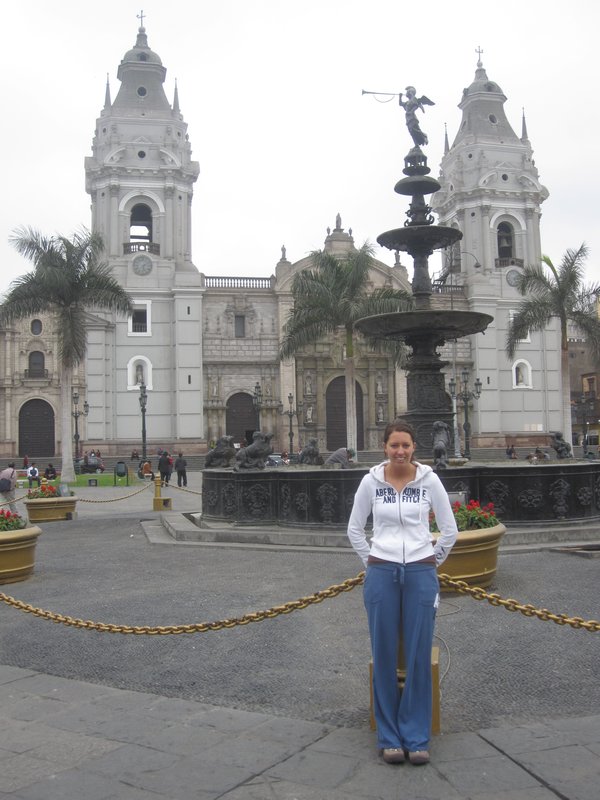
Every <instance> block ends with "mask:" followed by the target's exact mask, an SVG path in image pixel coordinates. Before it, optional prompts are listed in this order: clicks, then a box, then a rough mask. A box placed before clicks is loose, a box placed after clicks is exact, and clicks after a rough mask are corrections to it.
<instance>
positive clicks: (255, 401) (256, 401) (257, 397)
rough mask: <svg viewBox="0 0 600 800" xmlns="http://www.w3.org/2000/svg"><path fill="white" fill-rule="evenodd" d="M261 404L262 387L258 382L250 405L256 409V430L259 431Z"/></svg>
mask: <svg viewBox="0 0 600 800" xmlns="http://www.w3.org/2000/svg"><path fill="white" fill-rule="evenodd" d="M262 404H263V393H262V386H261V385H260V383H259V382H258V381H256V384H255V386H254V394H253V396H252V405H253V406H254V408H255V409H256V430H257V431H259V430H260V409H261V408H262Z"/></svg>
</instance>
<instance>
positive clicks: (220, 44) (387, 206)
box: [0, 0, 600, 291]
mask: <svg viewBox="0 0 600 800" xmlns="http://www.w3.org/2000/svg"><path fill="white" fill-rule="evenodd" d="M142 7H143V10H144V14H145V22H144V24H145V27H146V32H147V34H148V43H149V45H150V47H151V48H152V49H153V50H154V51H155V52H156V53H158V55H159V56H160V57H161V59H162V62H163V65H164V66H165V67H166V68H167V78H166V82H165V90H166V94H167V97H168V98H169V100H170V101H171V102H172V98H173V89H174V85H175V79H177V84H178V89H179V99H180V107H181V111H182V113H183V116H184V119H185V121H186V122H187V123H188V126H189V127H188V133H189V136H190V141H191V145H192V150H193V158H194V159H195V160H197V161H199V163H200V177H199V179H198V182H197V183H196V187H195V193H194V202H193V231H194V233H193V261H194V263H195V264H196V266H197V267H198V269H199V270H200V271H201V272H203V273H205V274H206V275H257V276H268V275H271V274H272V273H273V272H274V268H275V264H276V263H277V261H278V260H279V258H280V257H281V246H282V245H285V246H286V249H287V256H288V258H289V259H290V260H291V261H296V260H298V259H300V258H302V257H303V256H305V255H306V254H307V253H308V252H310V251H311V250H314V249H318V248H320V247H322V245H323V240H324V238H325V236H326V228H327V226H331V227H334V225H335V216H336V214H337V213H338V212H339V213H340V214H341V217H342V225H343V227H344V228H346V229H348V228H349V227H351V228H352V229H353V234H354V238H355V241H356V243H357V244H362V242H363V241H365V240H367V239H368V240H370V241H371V242H372V243H375V240H376V238H377V236H378V234H379V233H381V232H382V231H385V230H388V229H389V228H394V227H399V226H401V225H403V223H404V219H405V210H406V205H407V201H406V200H405V199H403V198H401V197H399V196H398V195H396V194H395V193H394V191H393V187H394V184H395V183H396V181H397V180H398V179H399V178H401V177H402V172H401V170H402V167H403V166H404V164H403V157H404V155H405V154H406V152H407V151H408V150H409V148H410V146H411V145H412V141H411V140H410V138H409V136H408V133H407V131H406V128H405V125H404V115H403V113H402V112H401V110H400V109H399V107H398V104H397V101H396V100H395V99H394V100H393V101H392V102H390V103H380V102H377V101H376V100H375V99H374V98H373V97H372V96H370V95H364V96H363V95H362V94H361V90H363V89H366V90H377V91H381V92H398V91H404V88H405V87H406V86H407V85H409V84H414V85H415V86H416V88H417V92H418V94H426V95H427V96H428V97H430V98H431V99H432V100H434V101H435V103H436V105H435V106H433V107H427V109H426V114H425V116H424V117H422V118H421V126H422V128H423V130H424V131H425V132H426V133H427V134H428V136H429V140H430V145H429V147H428V148H426V149H425V152H426V155H427V157H428V159H429V166H430V167H431V174H432V175H433V176H437V174H438V172H439V163H440V160H441V157H442V154H443V142H444V124H445V123H446V124H447V126H448V135H449V138H450V142H452V140H453V139H454V136H455V134H456V131H457V129H458V126H459V123H460V120H461V112H460V110H459V109H458V108H457V105H458V103H459V102H460V99H461V95H462V90H463V87H465V86H468V85H469V84H470V83H471V82H472V81H473V78H474V75H475V68H476V63H477V53H476V52H475V49H476V48H477V47H481V48H482V49H483V54H482V60H483V64H484V66H485V68H486V70H487V74H488V77H489V78H490V79H491V80H494V81H496V82H497V83H498V84H499V85H500V86H501V88H502V90H503V91H504V94H505V95H506V96H507V98H508V100H507V103H506V105H505V109H506V113H507V117H508V119H509V121H510V123H511V124H512V127H513V129H514V130H515V132H516V133H517V135H520V132H521V113H522V108H523V107H524V108H525V114H526V119H527V127H528V133H529V138H530V140H531V143H532V146H533V149H534V158H535V161H536V165H537V167H538V169H539V173H540V180H541V182H542V183H543V184H544V185H545V186H546V187H547V188H548V190H549V192H550V197H549V198H548V200H546V202H545V203H544V204H543V207H542V208H543V217H542V249H543V252H544V253H546V254H548V255H550V256H551V257H552V258H553V260H554V261H555V262H558V261H559V260H560V257H561V256H562V254H563V252H564V250H565V249H566V248H567V247H577V246H579V244H580V243H581V242H583V241H585V242H587V244H588V245H589V247H590V250H591V254H590V259H589V262H588V278H589V279H590V280H598V281H600V227H599V225H598V221H597V218H598V212H597V209H596V202H595V201H596V198H597V196H598V183H599V181H600V155H599V153H600V148H599V146H598V129H599V125H598V122H599V114H598V80H597V79H598V65H597V64H598V59H597V55H596V52H597V48H598V31H599V29H600V25H599V23H600V4H599V3H597V2H595V0H571V2H569V3H568V4H567V5H562V4H560V5H559V4H557V3H549V2H548V1H547V0H544V1H543V2H542V1H541V0H539V1H538V0H528V1H527V2H524V0H519V1H518V2H514V1H513V0H508V2H503V3H500V4H498V3H494V4H490V3H488V4H483V3H481V2H480V0H477V1H476V2H471V0H464V1H462V2H461V0H458V1H457V2H454V3H448V2H447V0H444V2H441V1H440V0H429V2H428V3H426V4H423V3H406V2H402V0H368V2H367V1H366V0H303V1H302V2H288V0H210V2H209V1H208V0H178V2H177V3H165V2H164V0H161V2H158V0H144V2H142ZM139 12H140V5H139V4H137V3H135V4H134V3H133V2H130V0H105V2H104V3H102V4H98V3H91V2H88V0H77V2H76V1H75V0H58V2H56V3H48V2H45V1H44V0H22V2H21V3H18V4H16V3H14V4H13V3H11V4H10V5H9V6H7V7H6V8H5V9H4V11H3V31H2V48H1V51H0V52H1V56H0V57H1V58H2V76H3V92H2V94H3V118H4V124H3V125H2V128H1V133H0V136H1V153H2V159H3V169H2V176H3V181H2V186H3V192H2V200H1V202H2V214H1V215H0V226H1V229H0V252H1V259H2V261H1V263H2V269H1V272H0V291H5V290H6V288H7V287H8V285H9V283H10V281H11V280H13V279H14V278H15V277H17V276H18V275H20V274H23V273H24V272H25V271H27V269H29V264H28V262H26V261H25V260H24V259H23V258H22V257H21V256H19V255H18V254H17V253H16V251H15V250H14V249H13V248H11V247H10V246H9V244H8V237H9V235H10V233H11V231H12V230H13V229H14V228H15V227H17V226H21V225H27V226H32V227H34V228H37V229H39V230H40V231H42V232H43V233H45V234H48V235H50V234H53V233H57V232H58V233H61V234H65V235H70V234H72V232H73V231H75V230H77V229H78V228H80V227H81V226H86V227H89V226H90V199H89V196H88V195H87V194H86V192H85V175H84V168H83V162H84V158H85V157H86V156H88V155H90V154H91V144H92V136H93V131H94V128H95V123H96V119H97V117H98V116H99V114H100V111H101V109H102V106H103V103H104V90H105V83H106V75H107V73H108V75H109V79H110V86H111V94H112V97H113V99H114V98H115V97H116V94H117V91H118V87H119V85H120V84H119V81H118V80H117V77H116V73H117V68H118V66H119V63H120V61H121V59H122V57H123V55H124V54H125V52H126V51H127V50H129V49H130V48H131V47H133V45H134V44H135V40H136V34H137V29H138V26H139V20H138V19H136V15H137V14H139ZM419 15H420V16H419ZM419 22H421V23H422V24H421V25H420V24H419ZM592 198H593V199H592ZM377 257H378V258H381V260H383V261H385V262H386V263H389V264H392V263H393V260H394V259H393V254H391V253H389V252H388V251H385V250H381V249H380V248H379V247H377ZM403 263H406V266H407V267H408V268H409V274H410V275H412V264H411V263H410V259H409V258H408V256H406V255H404V256H403ZM436 268H437V266H436V264H434V265H433V267H432V272H433V271H435V269H436Z"/></svg>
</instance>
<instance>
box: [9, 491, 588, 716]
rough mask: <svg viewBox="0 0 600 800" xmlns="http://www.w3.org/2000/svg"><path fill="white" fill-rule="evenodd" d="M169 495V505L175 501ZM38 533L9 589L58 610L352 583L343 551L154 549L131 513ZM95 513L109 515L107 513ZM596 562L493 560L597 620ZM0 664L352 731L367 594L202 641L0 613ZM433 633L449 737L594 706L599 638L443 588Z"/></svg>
mask: <svg viewBox="0 0 600 800" xmlns="http://www.w3.org/2000/svg"><path fill="white" fill-rule="evenodd" d="M177 499H178V500H179V496H178V497H177ZM114 507H115V506H114V505H112V506H109V507H108V508H109V511H106V512H105V513H106V514H107V516H103V515H97V516H94V515H92V516H90V517H87V518H85V517H84V516H83V515H84V514H85V513H86V512H85V510H84V511H82V512H81V516H80V518H79V519H77V520H73V521H71V522H55V523H46V524H44V525H43V534H42V536H41V537H40V539H39V543H38V547H37V559H36V571H35V573H34V575H33V577H32V578H31V579H29V580H28V581H25V582H22V583H18V584H14V586H9V587H8V588H9V589H10V590H11V591H9V592H7V593H8V594H13V595H14V596H16V597H18V598H20V599H22V600H24V601H27V602H30V603H33V604H34V605H39V606H41V607H44V608H48V609H51V610H54V611H57V612H60V613H62V614H66V615H70V616H74V617H81V618H85V619H94V620H99V621H104V622H118V623H127V624H132V625H145V624H147V625H166V624H175V623H177V624H179V623H190V622H200V621H211V620H220V619H223V618H229V617H236V616H240V615H243V614H245V613H247V612H249V611H255V610H259V609H265V608H269V607H271V606H273V605H279V604H281V603H284V602H286V601H287V600H293V599H296V598H298V597H301V596H304V595H307V594H311V593H312V592H314V591H317V590H319V589H323V588H325V587H327V586H329V585H331V584H336V583H340V582H341V581H342V580H344V579H345V578H348V577H352V576H354V575H356V574H357V573H358V572H359V571H360V568H361V565H360V562H359V561H358V559H357V558H356V557H355V556H354V554H353V553H352V552H347V553H341V552H337V553H323V552H319V551H318V549H316V550H311V551H309V552H294V551H291V552H290V551H281V550H277V549H272V550H265V549H262V550H255V549H252V548H239V547H236V546H230V547H216V548H215V547H198V546H196V547H194V546H189V545H174V544H171V545H157V544H150V543H149V541H148V539H147V537H146V535H145V534H144V530H143V528H142V525H141V524H140V519H142V518H152V517H154V518H155V519H156V517H157V515H156V514H152V513H150V514H148V515H147V514H143V515H141V516H140V515H136V514H135V512H127V513H126V514H122V515H121V516H120V517H115V516H108V514H110V513H111V511H112V513H114V511H113V509H114ZM104 508H106V507H104ZM599 563H600V562H599V561H598V559H594V558H582V557H577V556H574V555H569V554H564V553H555V552H533V553H527V554H519V555H501V556H500V558H499V570H498V578H497V583H496V586H495V587H494V588H495V589H496V590H497V591H499V592H500V594H501V595H503V596H505V597H514V598H516V599H517V600H519V601H522V602H530V603H533V604H534V605H536V606H541V607H545V608H549V609H550V610H551V611H556V612H563V611H564V612H567V613H568V614H571V615H578V616H581V617H583V618H585V619H598V618H600V614H599V612H598V593H597V582H598V565H599ZM1 610H2V619H3V624H2V628H1V630H0V646H1V652H2V654H3V655H2V659H1V660H2V662H3V663H5V664H12V665H15V666H23V667H25V666H27V667H31V668H33V669H38V670H43V671H47V672H50V673H52V674H56V675H63V676H65V677H72V678H80V679H82V680H86V681H91V682H99V683H108V684H111V685H115V686H122V687H127V688H129V689H141V690H144V691H149V692H159V693H162V694H167V695H172V696H176V697H181V698H190V699H192V698H193V699H196V700H200V701H203V702H213V703H218V704H225V705H229V706H234V707H237V708H243V709H246V710H256V709H262V710H265V709H266V710H268V711H269V713H274V714H278V713H280V714H286V715H291V716H298V717H301V718H303V719H307V720H316V721H323V722H325V721H327V722H334V723H335V724H349V725H357V726H361V725H364V724H365V721H366V719H367V714H368V702H369V699H368V686H367V677H366V676H367V669H368V662H369V643H368V634H367V628H366V622H365V614H364V610H363V606H362V589H361V588H357V589H354V590H353V591H352V592H349V593H347V594H342V595H341V596H339V597H337V598H335V599H332V600H327V601H325V602H323V603H321V604H319V605H313V606H310V607H309V608H307V609H306V610H303V611H298V612H294V613H292V614H289V615H283V616H280V617H278V618H277V619H273V620H267V621H264V622H260V623H256V624H254V623H253V624H250V625H246V626H243V627H236V628H233V629H229V630H223V631H219V632H210V633H198V634H193V635H180V636H160V637H158V636H155V637H149V636H136V637H133V636H124V635H119V634H113V635H109V634H102V633H95V632H87V631H80V630H75V629H72V628H67V627H64V626H61V625H53V624H50V623H49V622H47V621H44V620H40V619H37V618H34V617H32V616H29V615H25V614H23V613H19V612H17V611H15V610H12V609H8V608H7V607H3V608H2V609H1ZM437 635H438V638H439V644H440V650H441V674H442V675H443V680H442V693H443V700H442V714H443V727H444V730H446V731H465V730H474V729H477V728H480V727H482V726H486V725H501V724H503V723H505V722H510V723H511V724H512V723H515V722H518V721H527V720H531V719H537V718H539V717H540V716H544V715H550V716H560V715H569V714H581V713H587V712H589V710H590V709H594V708H599V707H600V688H599V683H598V680H597V663H598V661H597V659H598V635H597V634H593V633H588V632H587V631H581V630H574V629H573V628H570V627H567V626H565V627H560V626H558V625H556V624H554V623H551V622H541V621H539V620H537V619H530V618H526V617H524V616H522V615H521V614H513V613H509V612H507V611H505V610H504V609H501V608H494V607H492V606H490V605H489V604H488V603H485V602H477V601H474V600H472V599H471V598H470V597H463V596H456V595H444V596H443V600H442V603H441V606H440V611H439V617H438V624H437Z"/></svg>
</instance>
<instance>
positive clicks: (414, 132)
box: [398, 86, 435, 147]
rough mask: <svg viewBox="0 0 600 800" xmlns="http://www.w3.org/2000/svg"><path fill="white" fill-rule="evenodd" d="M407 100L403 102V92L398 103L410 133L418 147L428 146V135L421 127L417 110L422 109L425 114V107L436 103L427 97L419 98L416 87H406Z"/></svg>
mask: <svg viewBox="0 0 600 800" xmlns="http://www.w3.org/2000/svg"><path fill="white" fill-rule="evenodd" d="M405 91H406V100H403V99H402V97H403V95H402V92H400V95H399V97H398V101H399V103H400V105H401V106H402V108H403V109H404V111H405V114H406V127H407V128H408V132H409V133H410V135H411V136H412V140H413V142H414V143H415V146H416V147H419V146H420V145H422V144H427V142H428V140H427V135H426V134H425V133H424V132H423V131H422V130H421V126H420V125H419V120H418V119H417V110H418V109H421V111H423V112H425V109H424V108H423V106H424V105H425V106H434V105H435V103H434V102H433V101H432V100H430V99H429V98H428V97H425V95H422V96H421V97H417V90H416V89H415V87H414V86H407V87H406V90H405Z"/></svg>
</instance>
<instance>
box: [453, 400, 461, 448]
mask: <svg viewBox="0 0 600 800" xmlns="http://www.w3.org/2000/svg"><path fill="white" fill-rule="evenodd" d="M452 422H453V426H454V458H460V457H461V452H460V433H459V430H458V406H457V403H456V395H453V397H452Z"/></svg>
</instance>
